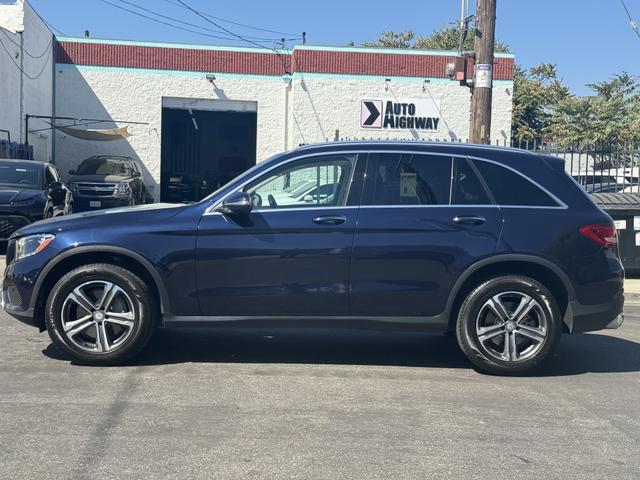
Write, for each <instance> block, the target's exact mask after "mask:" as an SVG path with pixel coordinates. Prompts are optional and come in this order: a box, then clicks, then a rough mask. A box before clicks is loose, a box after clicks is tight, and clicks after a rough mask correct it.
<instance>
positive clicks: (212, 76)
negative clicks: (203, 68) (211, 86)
mask: <svg viewBox="0 0 640 480" xmlns="http://www.w3.org/2000/svg"><path fill="white" fill-rule="evenodd" d="M205 78H206V79H207V80H209V81H210V82H211V83H213V82H215V80H216V76H215V75H214V74H213V73H207V75H206V77H205Z"/></svg>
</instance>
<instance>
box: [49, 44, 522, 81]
mask: <svg viewBox="0 0 640 480" xmlns="http://www.w3.org/2000/svg"><path fill="white" fill-rule="evenodd" d="M56 61H57V62H58V63H67V64H76V65H94V66H103V67H124V68H144V69H152V70H177V71H187V72H220V73H239V74H251V75H273V76H281V75H284V74H285V73H294V72H303V73H304V72H306V73H327V74H344V75H377V76H393V77H425V78H446V76H445V67H446V64H447V63H448V62H451V61H453V57H451V56H446V55H424V54H422V55H421V54H415V55H414V54H408V53H398V54H394V53H388V52H384V53H383V52H380V53H375V52H354V51H335V50H305V49H294V51H293V55H291V54H290V53H283V54H275V53H264V52H258V51H256V52H245V51H233V50H196V49H190V48H174V47H156V46H141V45H124V44H122V45H117V44H105V43H84V42H64V41H62V42H59V43H58V46H57V49H56ZM513 67H514V61H513V58H496V60H495V63H494V78H495V79H496V80H511V79H513Z"/></svg>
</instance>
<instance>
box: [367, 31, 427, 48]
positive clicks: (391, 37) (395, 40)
mask: <svg viewBox="0 0 640 480" xmlns="http://www.w3.org/2000/svg"><path fill="white" fill-rule="evenodd" d="M414 37H415V33H413V32H412V31H411V30H405V31H404V32H393V31H391V30H387V31H386V32H384V33H383V34H382V35H380V36H379V37H378V39H377V40H374V41H373V42H364V43H363V44H362V46H363V47H373V48H413V38H414Z"/></svg>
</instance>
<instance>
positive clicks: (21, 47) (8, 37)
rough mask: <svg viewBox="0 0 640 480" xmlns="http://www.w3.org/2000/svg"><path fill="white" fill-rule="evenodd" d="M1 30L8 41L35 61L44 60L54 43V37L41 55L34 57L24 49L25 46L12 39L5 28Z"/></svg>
mask: <svg viewBox="0 0 640 480" xmlns="http://www.w3.org/2000/svg"><path fill="white" fill-rule="evenodd" d="M0 30H1V31H2V33H3V34H4V36H5V37H7V40H9V41H10V42H11V43H13V44H14V45H15V46H16V47H18V48H19V49H21V50H22V51H23V52H24V53H26V54H27V55H28V56H29V57H31V58H34V59H38V58H42V57H44V56H45V55H46V54H47V53H49V49H50V48H51V43H53V36H52V37H51V40H50V41H49V44H48V45H47V47H46V48H45V49H44V50H43V51H42V53H41V54H39V55H33V54H32V53H31V52H29V50H27V49H26V48H24V46H23V45H20V44H19V43H18V42H16V41H15V40H14V39H13V38H11V37H10V36H9V34H8V33H7V32H6V30H5V29H4V28H0Z"/></svg>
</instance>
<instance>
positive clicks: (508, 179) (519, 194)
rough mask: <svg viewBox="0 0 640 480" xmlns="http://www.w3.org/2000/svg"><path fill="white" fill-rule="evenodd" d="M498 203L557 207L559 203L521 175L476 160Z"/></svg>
mask: <svg viewBox="0 0 640 480" xmlns="http://www.w3.org/2000/svg"><path fill="white" fill-rule="evenodd" d="M474 164H475V166H476V168H477V169H478V170H479V172H480V174H481V175H482V177H483V178H484V180H485V182H486V183H487V185H488V186H489V189H490V190H491V193H492V194H493V197H494V198H495V200H496V203H497V204H498V205H522V206H537V207H557V206H558V204H557V203H556V202H555V201H554V200H553V199H552V198H551V197H549V195H547V194H546V193H545V192H544V191H542V190H541V189H540V188H539V187H537V186H536V185H534V184H533V183H531V182H530V181H529V180H527V179H526V178H524V177H522V176H521V175H519V174H517V173H515V172H513V171H511V170H509V169H507V168H504V167H501V166H499V165H496V164H493V163H490V162H482V161H474Z"/></svg>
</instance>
